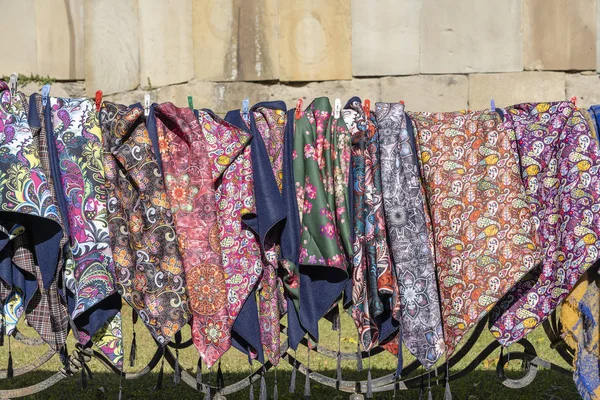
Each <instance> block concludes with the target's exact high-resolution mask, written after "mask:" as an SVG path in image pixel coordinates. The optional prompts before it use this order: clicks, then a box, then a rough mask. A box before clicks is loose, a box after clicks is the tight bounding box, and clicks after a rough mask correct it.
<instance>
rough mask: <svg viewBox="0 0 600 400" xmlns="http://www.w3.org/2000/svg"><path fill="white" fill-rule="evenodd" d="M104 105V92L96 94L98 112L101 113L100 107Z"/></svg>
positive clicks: (100, 91) (99, 91)
mask: <svg viewBox="0 0 600 400" xmlns="http://www.w3.org/2000/svg"><path fill="white" fill-rule="evenodd" d="M101 105H102V90H98V91H97V92H96V112H100V106H101Z"/></svg>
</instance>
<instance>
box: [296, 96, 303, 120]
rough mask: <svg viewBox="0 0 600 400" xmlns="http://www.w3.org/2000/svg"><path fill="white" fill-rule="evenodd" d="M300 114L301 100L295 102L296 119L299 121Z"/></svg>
mask: <svg viewBox="0 0 600 400" xmlns="http://www.w3.org/2000/svg"><path fill="white" fill-rule="evenodd" d="M300 113H302V99H298V101H297V102H296V114H295V115H296V119H300Z"/></svg>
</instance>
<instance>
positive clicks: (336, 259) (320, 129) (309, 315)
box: [293, 97, 351, 340]
mask: <svg viewBox="0 0 600 400" xmlns="http://www.w3.org/2000/svg"><path fill="white" fill-rule="evenodd" d="M331 111H332V109H331V104H330V103H329V100H328V99H327V98H325V97H321V98H318V99H315V100H314V101H313V102H312V103H311V104H310V105H309V106H308V107H307V108H306V109H305V110H304V111H302V110H297V118H296V120H295V129H294V155H293V159H294V160H293V165H294V179H295V183H296V198H297V202H298V212H299V214H300V225H301V228H300V260H299V265H300V299H299V307H298V312H299V317H300V322H301V324H302V326H303V328H304V329H305V330H306V331H307V332H308V333H309V335H310V336H311V338H312V339H314V340H318V323H317V322H318V321H319V319H321V317H323V315H325V313H326V312H327V311H328V310H329V309H330V307H331V306H332V305H333V303H335V302H336V301H337V299H338V298H339V297H340V295H341V293H342V290H343V289H344V287H345V285H346V282H347V279H348V265H349V262H348V260H349V257H350V254H351V253H350V252H351V245H350V240H349V238H350V224H349V220H348V192H347V185H346V182H348V172H347V171H348V166H349V155H350V152H349V146H350V138H349V135H348V130H347V128H346V126H345V124H344V120H343V119H342V118H333V117H332V113H331ZM344 163H345V164H344ZM323 267H326V268H323Z"/></svg>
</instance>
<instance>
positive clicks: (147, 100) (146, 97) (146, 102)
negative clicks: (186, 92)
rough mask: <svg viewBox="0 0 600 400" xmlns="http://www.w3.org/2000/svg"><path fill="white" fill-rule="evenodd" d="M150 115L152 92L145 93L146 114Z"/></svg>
mask: <svg viewBox="0 0 600 400" xmlns="http://www.w3.org/2000/svg"><path fill="white" fill-rule="evenodd" d="M188 100H189V99H188ZM148 115H150V93H146V94H145V95H144V116H146V117H147V116H148Z"/></svg>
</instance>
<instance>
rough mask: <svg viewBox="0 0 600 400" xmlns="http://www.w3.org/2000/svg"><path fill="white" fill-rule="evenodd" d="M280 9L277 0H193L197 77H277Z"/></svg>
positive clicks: (246, 79)
mask: <svg viewBox="0 0 600 400" xmlns="http://www.w3.org/2000/svg"><path fill="white" fill-rule="evenodd" d="M277 9H278V3H277V1H276V0H218V1H217V0H197V1H194V3H193V31H194V66H195V75H196V78H197V79H202V80H213V81H229V80H242V81H259V80H275V79H278V77H279V50H278V47H277V46H278V34H277Z"/></svg>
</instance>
